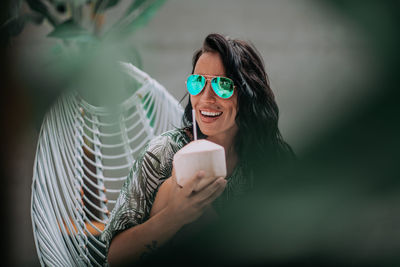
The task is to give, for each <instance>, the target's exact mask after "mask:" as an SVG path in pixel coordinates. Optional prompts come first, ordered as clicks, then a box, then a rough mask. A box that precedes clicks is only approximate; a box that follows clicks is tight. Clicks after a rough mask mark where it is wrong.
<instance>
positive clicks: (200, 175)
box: [197, 171, 205, 177]
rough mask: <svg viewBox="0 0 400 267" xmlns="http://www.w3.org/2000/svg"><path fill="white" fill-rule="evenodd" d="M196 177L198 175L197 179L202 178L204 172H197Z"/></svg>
mask: <svg viewBox="0 0 400 267" xmlns="http://www.w3.org/2000/svg"><path fill="white" fill-rule="evenodd" d="M197 175H198V176H199V177H203V176H204V175H205V172H204V171H199V172H198V173H197Z"/></svg>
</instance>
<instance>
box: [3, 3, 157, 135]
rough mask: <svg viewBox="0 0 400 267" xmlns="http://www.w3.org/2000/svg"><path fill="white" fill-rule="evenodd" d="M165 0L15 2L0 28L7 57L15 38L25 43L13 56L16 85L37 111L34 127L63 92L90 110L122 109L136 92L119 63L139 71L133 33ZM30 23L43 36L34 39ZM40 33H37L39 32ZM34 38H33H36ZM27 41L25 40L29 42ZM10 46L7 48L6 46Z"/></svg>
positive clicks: (138, 53)
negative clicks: (76, 96) (118, 106)
mask: <svg viewBox="0 0 400 267" xmlns="http://www.w3.org/2000/svg"><path fill="white" fill-rule="evenodd" d="M164 2H165V0H15V1H10V2H9V4H8V18H7V19H6V20H5V22H4V23H2V25H1V31H2V34H3V35H5V36H6V38H7V40H6V43H8V44H9V47H10V51H12V49H13V43H12V40H13V38H18V35H25V36H24V38H25V39H26V40H28V42H29V43H28V42H25V43H22V49H21V47H20V48H19V49H17V50H16V52H17V53H18V56H15V58H16V59H18V60H15V59H13V60H14V61H15V63H13V65H16V67H15V69H16V70H14V72H16V76H17V77H18V78H17V79H18V80H20V81H22V83H23V84H22V86H23V87H25V88H27V89H28V90H27V91H28V93H29V97H30V99H32V100H33V103H35V106H36V107H37V108H36V110H35V112H36V114H35V118H34V120H35V121H36V122H35V124H36V125H37V126H38V127H39V126H40V124H41V121H42V118H43V115H44V113H45V112H46V111H47V109H48V107H49V106H50V105H51V104H52V103H53V101H54V99H55V98H57V97H58V96H59V95H60V94H61V93H62V92H64V91H65V90H75V91H77V92H78V93H79V95H80V96H81V97H83V98H84V99H85V100H86V101H88V102H89V103H90V104H92V105H95V106H111V107H114V106H115V105H116V104H118V103H121V102H122V101H123V100H124V99H126V98H127V97H128V96H130V95H132V92H133V91H134V90H136V89H137V88H138V86H139V85H138V84H137V83H135V82H134V81H133V80H132V79H126V77H124V75H123V73H121V70H120V67H119V65H118V62H119V61H125V62H130V63H132V64H134V65H135V66H137V67H139V68H141V67H142V61H141V57H140V52H139V51H138V49H137V47H136V46H135V40H134V34H135V31H136V30H137V29H139V28H141V27H143V26H145V25H146V24H147V22H148V21H149V20H150V19H151V18H152V17H153V16H154V14H155V12H156V11H157V10H158V9H159V8H160V7H161V6H162V5H163V4H164ZM29 23H33V24H34V25H37V26H38V27H40V29H41V31H43V30H45V31H46V37H45V38H40V37H39V36H35V37H34V38H32V36H29V35H32V34H31V33H30V32H24V31H23V30H24V28H27V26H28V24H29ZM38 32H40V31H38ZM36 34H37V33H36ZM27 36H28V37H27ZM10 44H11V45H10Z"/></svg>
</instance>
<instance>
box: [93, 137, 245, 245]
mask: <svg viewBox="0 0 400 267" xmlns="http://www.w3.org/2000/svg"><path fill="white" fill-rule="evenodd" d="M190 141H191V140H190V138H189V136H188V134H187V133H186V132H185V130H184V129H175V130H171V131H168V132H165V133H163V134H161V135H160V136H158V137H156V138H154V139H153V140H151V141H150V142H149V143H148V144H147V146H146V147H145V149H144V150H143V152H142V153H141V154H140V156H139V157H138V158H137V160H136V161H135V162H134V164H133V167H132V168H131V170H130V172H129V174H128V177H127V179H126V181H125V183H124V186H123V187H122V189H121V192H120V195H119V197H118V199H117V202H116V204H115V207H114V209H113V211H112V213H111V216H110V219H109V221H108V223H107V225H106V227H105V229H104V231H103V233H102V235H101V237H100V239H101V240H102V241H103V242H105V244H106V251H107V252H108V247H109V245H110V242H111V239H112V238H113V237H114V236H115V235H116V234H117V233H119V232H121V231H124V230H126V229H128V228H130V227H133V226H135V225H138V224H141V223H143V222H145V221H146V220H147V219H149V215H150V210H151V207H152V205H153V202H154V199H155V195H156V193H157V191H158V189H159V187H160V185H161V184H162V183H163V182H164V181H165V180H166V179H167V178H169V177H170V176H171V173H172V160H173V157H174V155H175V153H176V152H177V151H178V150H180V149H181V148H182V147H184V146H185V145H186V144H188V143H189V142H190ZM242 169H243V168H242V166H241V165H240V164H238V165H237V166H236V168H235V169H234V171H233V173H232V174H231V175H230V176H229V177H227V178H226V179H227V180H228V183H227V186H226V188H225V190H224V192H223V193H222V194H221V196H220V197H218V198H217V199H216V200H215V201H214V203H213V206H214V208H215V209H216V211H217V213H218V212H219V211H221V209H222V207H223V206H224V203H226V202H227V201H228V200H230V199H234V198H237V197H238V196H240V195H242V194H243V193H244V192H246V191H247V190H248V189H249V188H250V186H251V181H250V179H245V177H244V176H243V171H242Z"/></svg>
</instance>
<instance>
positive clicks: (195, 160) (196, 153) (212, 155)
mask: <svg viewBox="0 0 400 267" xmlns="http://www.w3.org/2000/svg"><path fill="white" fill-rule="evenodd" d="M173 164H174V168H175V177H176V181H177V183H178V184H179V185H180V186H182V187H183V186H185V184H186V183H187V181H188V180H189V179H190V178H193V176H194V175H195V174H196V173H197V172H198V171H201V170H202V171H204V172H205V176H204V177H205V179H206V180H208V179H214V180H215V179H217V178H219V177H226V162H225V149H224V148H223V147H222V146H220V145H217V144H215V143H213V142H210V141H207V140H204V139H202V140H196V141H193V142H191V143H189V144H187V145H186V146H184V147H183V148H182V149H181V150H179V151H178V152H177V153H176V154H175V156H174V161H173ZM208 182H211V181H207V182H202V181H201V182H200V183H201V184H204V183H208ZM196 188H199V186H197V187H196Z"/></svg>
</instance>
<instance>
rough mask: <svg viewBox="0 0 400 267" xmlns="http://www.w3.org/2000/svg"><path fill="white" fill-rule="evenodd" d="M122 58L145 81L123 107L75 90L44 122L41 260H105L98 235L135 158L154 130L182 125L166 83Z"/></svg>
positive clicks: (38, 170)
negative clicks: (86, 97)
mask: <svg viewBox="0 0 400 267" xmlns="http://www.w3.org/2000/svg"><path fill="white" fill-rule="evenodd" d="M121 65H122V69H123V71H124V72H125V73H126V74H127V75H128V77H130V79H134V80H136V81H137V82H139V83H140V84H141V86H140V88H139V89H138V90H136V92H135V93H133V94H132V95H131V96H130V97H129V98H128V99H127V100H125V101H124V102H123V103H122V104H120V105H119V106H118V108H116V109H112V110H110V109H107V108H104V107H95V106H92V105H90V104H89V103H88V102H86V101H84V100H83V99H82V98H80V97H79V95H78V94H77V93H76V92H75V93H72V92H70V93H67V94H65V95H63V96H62V97H61V98H60V99H59V100H58V101H57V102H56V103H55V104H54V106H53V107H52V108H51V109H50V110H49V112H48V113H47V114H46V117H45V119H44V121H43V124H42V128H41V131H40V136H39V141H38V146H37V151H36V158H35V163H34V171H33V184H32V209H31V213H32V214H31V215H32V224H33V232H34V238H35V243H36V248H37V253H38V256H39V260H40V262H41V265H42V266H101V265H103V264H104V262H105V255H104V250H105V245H104V244H103V243H102V242H101V241H99V239H98V236H99V235H100V233H101V232H102V231H103V229H104V224H105V223H106V221H107V219H108V216H109V214H110V211H111V210H112V208H113V207H114V205H115V201H116V198H117V197H118V194H119V191H120V188H121V187H122V184H123V182H124V180H125V178H126V176H127V174H128V171H129V168H130V167H131V165H132V162H133V161H134V159H135V157H136V156H137V155H138V153H139V152H140V151H141V150H142V149H143V147H144V146H145V144H146V143H147V142H148V141H149V140H150V139H151V138H152V137H153V136H155V135H158V134H160V133H162V132H164V131H166V130H169V129H172V128H174V127H179V126H180V125H181V118H182V113H183V110H182V108H181V106H180V105H179V103H178V102H177V101H176V100H175V99H174V98H173V97H172V96H171V95H170V94H169V93H168V92H167V91H166V89H165V88H164V87H163V86H162V85H160V84H159V83H157V82H156V81H155V80H154V79H152V78H151V77H149V76H148V75H147V74H146V73H144V72H142V71H140V70H139V69H137V68H136V67H134V66H133V65H131V64H127V63H121Z"/></svg>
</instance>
